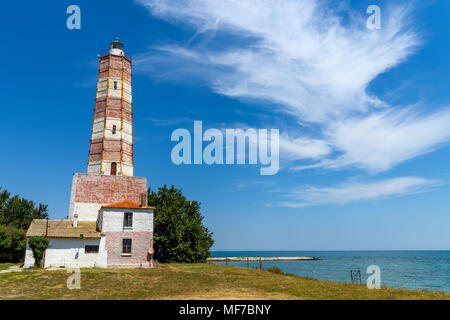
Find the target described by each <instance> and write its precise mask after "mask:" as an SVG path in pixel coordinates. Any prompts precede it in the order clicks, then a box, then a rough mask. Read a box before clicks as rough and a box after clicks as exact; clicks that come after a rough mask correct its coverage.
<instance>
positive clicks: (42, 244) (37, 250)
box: [28, 237, 50, 267]
mask: <svg viewBox="0 0 450 320" xmlns="http://www.w3.org/2000/svg"><path fill="white" fill-rule="evenodd" d="M28 245H29V246H30V248H31V250H32V251H33V258H34V265H35V266H36V267H41V264H42V258H43V256H44V251H45V249H47V248H49V247H50V244H49V242H48V239H46V238H44V237H30V238H29V239H28Z"/></svg>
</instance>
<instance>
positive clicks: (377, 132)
mask: <svg viewBox="0 0 450 320" xmlns="http://www.w3.org/2000/svg"><path fill="white" fill-rule="evenodd" d="M449 125H450V109H444V110H441V111H439V112H435V113H431V114H419V113H417V112H415V111H413V110H411V109H408V108H407V109H403V110H390V111H385V112H379V113H374V114H371V115H369V116H367V117H364V118H350V119H347V120H343V121H339V122H336V123H335V124H333V125H330V126H329V129H328V130H327V132H326V135H327V141H328V143H329V145H331V146H332V148H333V150H335V151H339V152H340V153H341V155H340V156H338V157H337V158H335V159H323V160H321V161H320V162H317V163H314V164H313V165H311V166H310V167H325V168H331V169H340V168H345V167H352V166H353V167H358V168H363V169H367V170H369V171H372V172H381V171H386V170H389V169H391V168H392V167H394V166H395V165H396V164H399V163H401V162H404V161H406V160H409V159H412V158H415V157H417V156H419V155H422V154H424V153H427V152H431V151H433V150H435V148H437V147H439V146H440V145H441V144H444V143H447V142H448V141H449V140H450V130H449ZM307 168H308V166H297V167H294V169H295V170H304V169H307Z"/></svg>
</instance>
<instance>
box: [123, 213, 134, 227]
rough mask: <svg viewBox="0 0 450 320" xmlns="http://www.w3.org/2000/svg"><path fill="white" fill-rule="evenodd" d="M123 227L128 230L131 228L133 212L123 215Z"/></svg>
mask: <svg viewBox="0 0 450 320" xmlns="http://www.w3.org/2000/svg"><path fill="white" fill-rule="evenodd" d="M123 226H124V227H128V228H130V227H132V226H133V212H125V214H124V215H123Z"/></svg>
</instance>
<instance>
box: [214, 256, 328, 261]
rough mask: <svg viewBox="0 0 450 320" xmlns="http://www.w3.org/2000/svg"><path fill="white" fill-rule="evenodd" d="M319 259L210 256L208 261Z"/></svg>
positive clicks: (302, 258)
mask: <svg viewBox="0 0 450 320" xmlns="http://www.w3.org/2000/svg"><path fill="white" fill-rule="evenodd" d="M302 260H320V258H315V257H220V258H219V257H211V258H208V259H206V261H208V262H233V261H302Z"/></svg>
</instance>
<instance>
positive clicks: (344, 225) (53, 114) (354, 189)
mask: <svg viewBox="0 0 450 320" xmlns="http://www.w3.org/2000/svg"><path fill="white" fill-rule="evenodd" d="M275 3H277V4H275ZM71 4H77V5H78V6H80V8H81V30H68V29H67V28H66V18H67V17H68V15H67V14H66V8H67V7H68V6H69V5H71ZM371 4H376V5H378V6H379V7H380V8H381V17H382V27H381V29H380V30H368V29H367V28H366V19H367V18H368V16H369V15H368V14H366V9H367V7H368V6H369V5H371ZM449 12H450V3H449V2H448V1H445V0H441V1H427V4H424V3H422V2H419V1H417V2H411V1H409V2H402V1H396V2H395V5H394V4H393V2H392V1H391V2H388V1H339V2H334V1H300V0H298V1H294V0H292V1H289V0H283V1H279V2H274V1H269V0H260V1H256V0H248V1H237V0H227V1H224V0H222V1H217V2H216V1H210V0H183V1H168V0H160V1H154V0H139V1H135V2H132V1H118V0H117V1H81V0H79V1H76V2H67V1H58V3H56V2H51V1H44V2H39V3H38V2H31V1H29V2H28V3H26V4H24V3H19V2H12V1H9V2H7V3H3V4H2V10H1V13H0V28H1V30H3V32H2V37H1V41H2V43H3V45H2V48H3V50H1V51H0V55H1V58H2V61H4V63H3V66H2V67H3V73H2V75H3V77H1V79H0V88H1V93H2V104H1V106H2V111H3V112H2V115H3V117H2V126H1V127H0V132H1V133H2V137H3V139H1V141H0V147H1V150H2V156H1V157H0V165H1V167H2V168H3V170H2V171H1V172H0V186H2V187H3V188H5V189H8V190H9V191H10V192H12V193H14V194H20V195H21V196H23V197H26V198H29V199H32V200H34V201H35V202H37V203H46V204H48V205H49V209H50V216H51V218H54V219H62V218H65V217H66V216H67V214H68V204H69V194H70V187H71V179H72V174H73V173H78V172H85V171H86V165H87V157H88V148H89V139H90V134H91V132H90V130H91V125H92V115H93V108H94V99H95V86H96V77H97V68H98V58H97V54H98V53H99V52H100V51H102V50H103V49H106V48H107V47H108V45H109V43H110V42H111V41H112V40H113V39H114V38H115V37H120V39H121V40H122V41H123V42H124V45H125V50H126V52H127V54H129V55H131V56H132V57H133V90H134V94H133V100H134V135H135V144H134V146H135V148H134V152H135V175H136V176H144V177H147V178H148V179H149V184H150V186H151V187H152V188H153V189H155V188H157V187H159V186H162V185H163V184H168V185H171V184H174V185H175V186H177V187H180V188H182V189H183V192H184V193H185V194H186V195H187V197H188V198H190V199H195V200H198V201H200V202H202V213H203V215H204V216H205V223H206V225H207V226H208V227H209V228H210V229H211V230H212V231H213V232H214V238H215V241H216V243H215V245H214V247H213V249H214V250H371V249H380V250H384V249H393V250H395V249H440V250H448V249H449V247H448V243H450V233H449V232H448V228H449V226H450V214H449V211H448V208H449V202H450V200H449V196H448V195H449V194H450V186H449V181H450V174H449V170H448V168H447V165H448V159H449V156H450V148H449V141H450V109H449V107H450V90H449V80H448V79H449V78H448V74H449V73H450V62H449V59H448V52H449V49H450V48H449V41H448V36H449V31H450V19H449ZM194 120H201V121H203V126H204V127H205V128H218V129H224V128H249V127H250V128H267V129H270V128H278V129H279V130H280V136H281V140H280V162H281V169H280V171H279V172H278V174H277V175H274V176H261V175H260V170H259V166H250V165H245V166H237V165H233V166H230V165H228V166H225V165H224V166H220V165H215V166H207V165H197V166H195V165H191V166H188V165H184V166H183V165H182V166H176V165H174V164H173V163H172V161H171V157H170V154H171V149H172V148H173V146H174V145H175V143H173V142H171V141H170V136H171V134H172V132H173V131H174V130H175V129H177V128H186V129H188V130H190V131H192V130H193V121H194Z"/></svg>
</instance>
